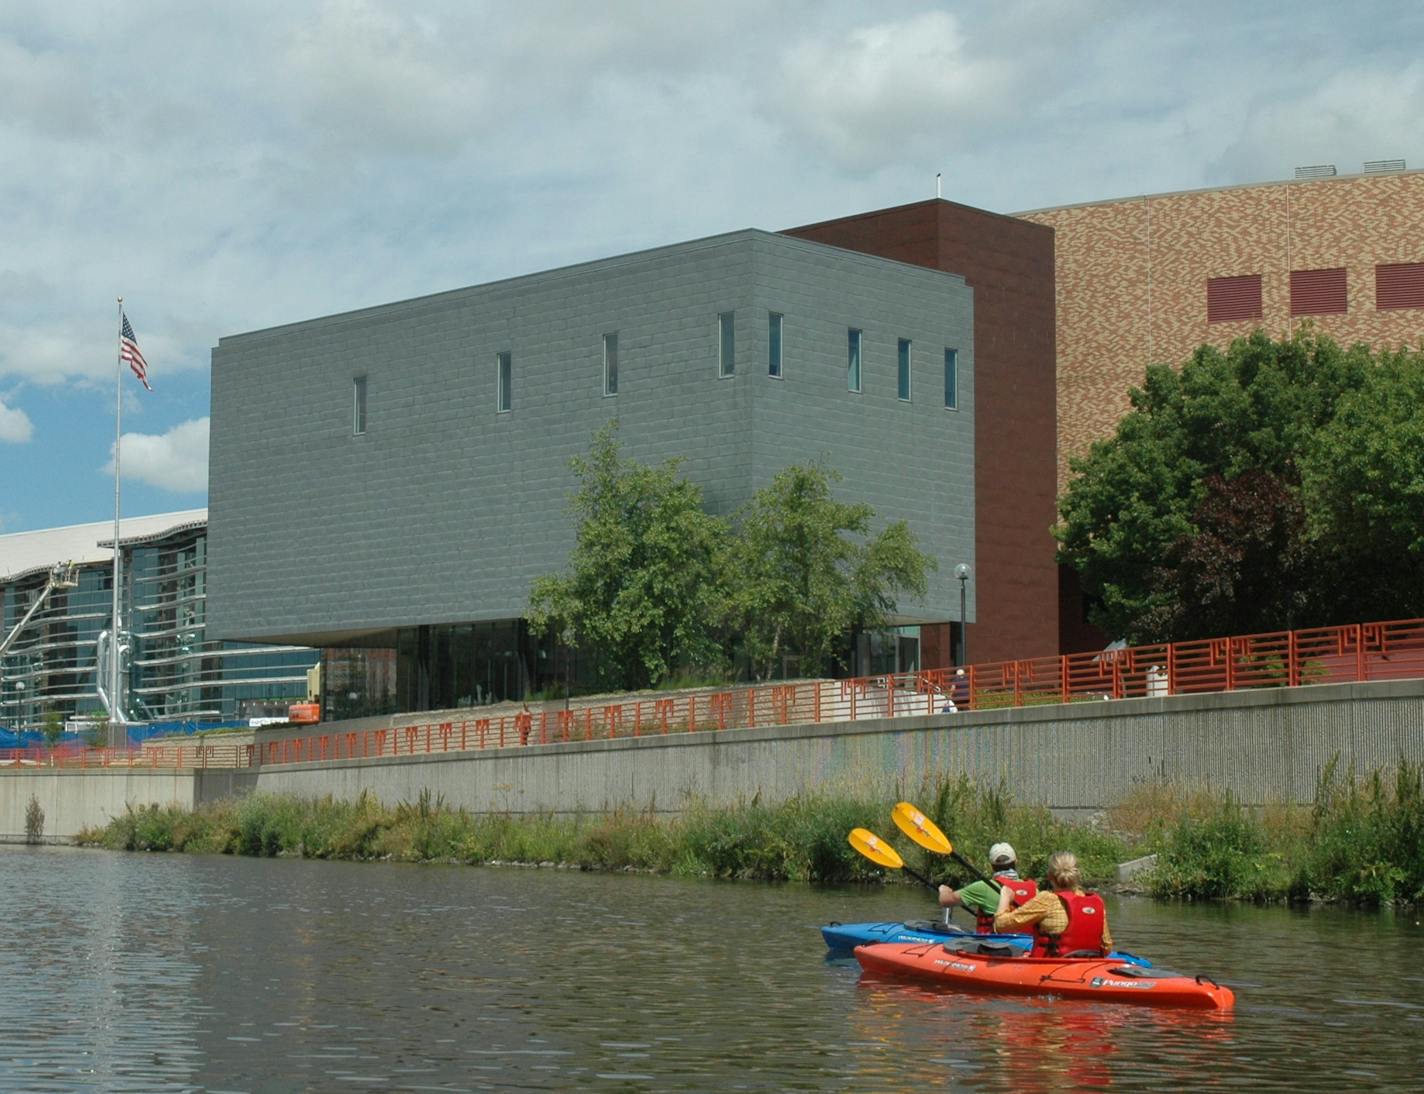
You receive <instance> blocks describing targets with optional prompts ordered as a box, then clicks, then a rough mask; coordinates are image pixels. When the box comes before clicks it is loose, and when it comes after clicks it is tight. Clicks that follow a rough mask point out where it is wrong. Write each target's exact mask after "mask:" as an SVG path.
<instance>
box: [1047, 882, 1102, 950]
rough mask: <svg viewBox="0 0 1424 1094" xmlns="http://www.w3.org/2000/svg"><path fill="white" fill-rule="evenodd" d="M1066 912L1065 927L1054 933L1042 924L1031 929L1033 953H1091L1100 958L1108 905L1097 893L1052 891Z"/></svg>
mask: <svg viewBox="0 0 1424 1094" xmlns="http://www.w3.org/2000/svg"><path fill="white" fill-rule="evenodd" d="M1054 895H1055V896H1056V897H1058V899H1059V900H1060V901H1062V903H1063V910H1064V911H1065V912H1067V913H1068V926H1067V927H1065V928H1064V929H1063V933H1062V934H1059V935H1057V936H1055V935H1051V934H1048V933H1047V932H1045V931H1044V930H1043V927H1042V923H1041V922H1040V924H1039V925H1038V926H1037V927H1035V928H1034V932H1033V956H1035V957H1070V956H1072V955H1074V954H1078V955H1080V956H1082V955H1085V954H1091V955H1093V956H1094V957H1101V956H1102V955H1103V953H1104V950H1103V924H1104V923H1106V922H1107V915H1108V913H1107V907H1106V906H1105V905H1104V904H1103V898H1102V897H1100V896H1098V894H1097V893H1055V894H1054Z"/></svg>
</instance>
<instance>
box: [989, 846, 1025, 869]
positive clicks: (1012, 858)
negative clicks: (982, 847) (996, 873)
mask: <svg viewBox="0 0 1424 1094" xmlns="http://www.w3.org/2000/svg"><path fill="white" fill-rule="evenodd" d="M1018 860H1019V857H1018V855H1016V854H1014V849H1013V847H1012V846H1010V845H1009V844H1007V843H996V844H994V846H993V847H990V848H989V862H990V864H991V865H994V866H1007V865H1009V863H1012V862H1018Z"/></svg>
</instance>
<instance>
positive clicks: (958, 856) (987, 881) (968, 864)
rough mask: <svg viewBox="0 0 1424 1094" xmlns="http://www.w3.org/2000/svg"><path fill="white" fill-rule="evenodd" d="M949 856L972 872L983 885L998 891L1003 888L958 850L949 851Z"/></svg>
mask: <svg viewBox="0 0 1424 1094" xmlns="http://www.w3.org/2000/svg"><path fill="white" fill-rule="evenodd" d="M949 857H950V858H952V859H954V861H955V862H957V863H959V865H961V866H963V867H964V868H965V869H966V870H968V871H969V872H970V873H971V874H973V875H974V876H975V877H977V878H978V879H979V880H980V881H982V882H983V883H984V884H985V885H988V886H990V887H991V888H992V889H993V890H994V891H995V892H998V891H999V890H1000V889H1001V888H1003V886H1001V885H1000V884H999V883H998V882H997V881H995V880H994V879H993V878H991V877H986V876H985V875H984V873H983V872H982V871H981V870H980V869H979V868H978V867H977V866H975V865H974V864H973V863H972V862H970V861H969V860H968V859H967V858H965V857H964V856H963V855H961V854H960V853H959V852H958V851H951V852H950V853H949Z"/></svg>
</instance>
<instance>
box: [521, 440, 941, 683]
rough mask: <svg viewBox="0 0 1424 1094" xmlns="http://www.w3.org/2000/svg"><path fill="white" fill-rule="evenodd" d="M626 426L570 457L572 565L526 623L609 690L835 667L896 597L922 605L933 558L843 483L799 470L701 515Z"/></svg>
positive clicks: (539, 585) (667, 465)
mask: <svg viewBox="0 0 1424 1094" xmlns="http://www.w3.org/2000/svg"><path fill="white" fill-rule="evenodd" d="M616 429H617V427H616V425H609V426H605V427H604V428H603V429H601V430H599V432H598V433H596V434H595V435H594V438H593V444H592V447H591V449H590V452H589V454H588V455H587V456H586V457H583V456H581V457H577V458H576V459H574V460H573V461H572V466H573V470H574V474H575V476H576V477H577V479H578V481H579V487H578V490H577V491H576V493H575V494H574V496H573V499H572V508H573V510H574V512H575V513H576V515H577V516H578V521H579V524H578V532H577V539H576V543H575V547H574V550H573V553H572V555H571V556H570V559H569V565H568V569H567V570H566V571H565V572H564V573H561V574H554V575H548V576H545V577H541V578H539V579H538V580H536V581H535V583H534V586H533V589H532V590H531V595H530V609H529V618H530V622H531V623H532V624H533V625H534V626H535V627H536V628H539V629H543V628H550V627H551V628H553V629H554V631H555V633H556V634H558V635H560V636H561V638H562V639H563V640H564V641H566V642H567V643H569V644H570V645H571V646H573V647H575V648H578V649H579V650H581V651H585V652H586V653H587V654H588V655H589V659H590V661H591V662H592V664H593V665H594V666H595V670H596V676H597V680H598V683H599V684H600V685H603V686H607V687H620V688H640V687H647V686H650V685H656V684H658V683H661V682H662V681H663V680H665V679H667V678H668V676H670V675H671V674H672V673H674V672H676V671H678V670H679V669H693V670H701V671H703V672H706V671H707V670H718V671H720V670H724V669H725V668H726V667H727V666H728V665H729V664H733V663H736V664H742V665H745V666H748V667H750V669H751V671H752V672H753V673H755V674H756V675H757V676H758V677H763V678H765V677H767V676H771V675H774V674H775V673H776V672H777V671H778V670H779V669H780V667H781V666H782V664H783V662H784V659H786V658H790V659H792V660H793V661H794V663H796V664H797V665H799V667H800V669H801V671H803V672H819V671H821V670H823V669H824V668H825V667H826V666H827V665H829V664H830V663H831V661H832V660H833V658H834V656H835V654H836V653H837V652H839V650H840V647H841V646H843V644H844V642H845V639H846V637H847V636H848V634H849V633H850V632H853V631H854V630H857V629H862V630H864V629H877V628H880V627H883V626H885V625H886V623H887V621H888V620H889V618H890V617H891V615H892V614H893V612H894V611H895V609H896V603H897V600H896V598H897V596H899V595H900V594H902V593H909V594H911V595H913V596H915V597H920V598H922V597H923V596H924V595H925V591H926V575H927V573H928V571H929V570H930V568H931V567H933V565H934V561H933V559H931V558H929V557H928V556H927V555H925V554H923V553H922V552H920V551H919V549H918V548H917V547H916V545H915V540H914V536H913V534H912V533H911V532H910V530H909V528H908V527H907V526H906V525H905V523H904V522H903V521H896V522H893V523H891V524H889V525H888V526H886V527H885V528H884V529H882V530H881V531H880V532H879V533H877V534H872V533H871V527H872V525H873V523H874V512H873V510H872V509H871V508H870V507H869V506H868V505H864V504H853V503H847V502H841V501H837V500H836V499H835V498H834V497H832V494H831V486H832V483H834V482H837V481H839V480H840V476H839V475H837V474H836V473H835V472H833V471H828V470H826V469H825V468H823V467H821V466H819V465H812V466H808V467H802V466H793V467H788V468H786V469H785V470H783V471H781V472H780V473H779V474H777V475H776V477H775V478H774V479H773V481H772V482H771V483H770V484H769V485H768V486H767V487H765V488H764V489H762V490H760V491H758V492H757V494H756V495H755V496H754V497H753V498H752V500H751V501H749V502H748V503H747V504H746V505H745V506H743V507H742V509H740V510H739V511H738V512H737V513H736V514H735V515H734V517H733V518H732V519H731V520H730V521H729V520H725V519H722V518H719V517H716V516H712V515H710V514H708V513H707V512H705V511H704V509H703V507H702V493H701V491H700V490H699V489H698V488H697V487H696V486H695V485H693V484H691V483H689V482H688V481H686V480H685V479H683V478H682V477H681V474H680V465H679V461H677V460H668V461H666V462H664V463H663V464H661V465H659V466H657V467H647V466H644V465H642V464H639V463H638V462H636V461H635V460H632V459H628V458H625V457H624V456H623V455H622V454H621V452H620V449H619V445H618V439H617V434H616Z"/></svg>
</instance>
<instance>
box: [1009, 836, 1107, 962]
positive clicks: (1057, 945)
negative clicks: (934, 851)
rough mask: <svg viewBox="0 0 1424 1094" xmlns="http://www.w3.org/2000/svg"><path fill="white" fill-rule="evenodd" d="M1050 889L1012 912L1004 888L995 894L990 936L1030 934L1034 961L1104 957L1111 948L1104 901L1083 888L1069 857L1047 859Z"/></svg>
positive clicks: (1073, 857) (1059, 855) (1074, 861)
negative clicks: (995, 909)
mask: <svg viewBox="0 0 1424 1094" xmlns="http://www.w3.org/2000/svg"><path fill="white" fill-rule="evenodd" d="M1048 884H1049V885H1051V886H1052V887H1053V888H1052V889H1051V890H1049V889H1045V890H1044V891H1043V892H1041V893H1039V894H1038V895H1037V896H1036V897H1034V898H1033V899H1032V900H1030V901H1029V902H1028V903H1026V904H1023V905H1021V906H1020V907H1017V908H1015V907H1012V903H1011V897H1012V894H1011V893H1010V892H1009V889H1008V887H1007V886H1006V887H1005V888H1004V891H1003V892H1002V893H1000V894H999V909H998V912H997V913H996V914H995V916H994V930H996V931H1003V932H1013V931H1022V930H1025V929H1026V928H1032V930H1033V954H1034V956H1035V957H1071V956H1073V955H1074V954H1082V955H1087V954H1092V955H1094V956H1102V955H1103V954H1105V953H1107V952H1108V951H1109V950H1111V949H1112V948H1113V940H1112V934H1111V932H1110V931H1109V930H1108V912H1107V908H1106V907H1104V905H1103V898H1102V897H1100V896H1098V894H1097V893H1090V892H1087V891H1086V890H1084V888H1083V878H1082V874H1081V873H1079V870H1078V858H1077V856H1076V855H1074V854H1073V852H1071V851H1054V852H1053V854H1051V855H1049V856H1048Z"/></svg>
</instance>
